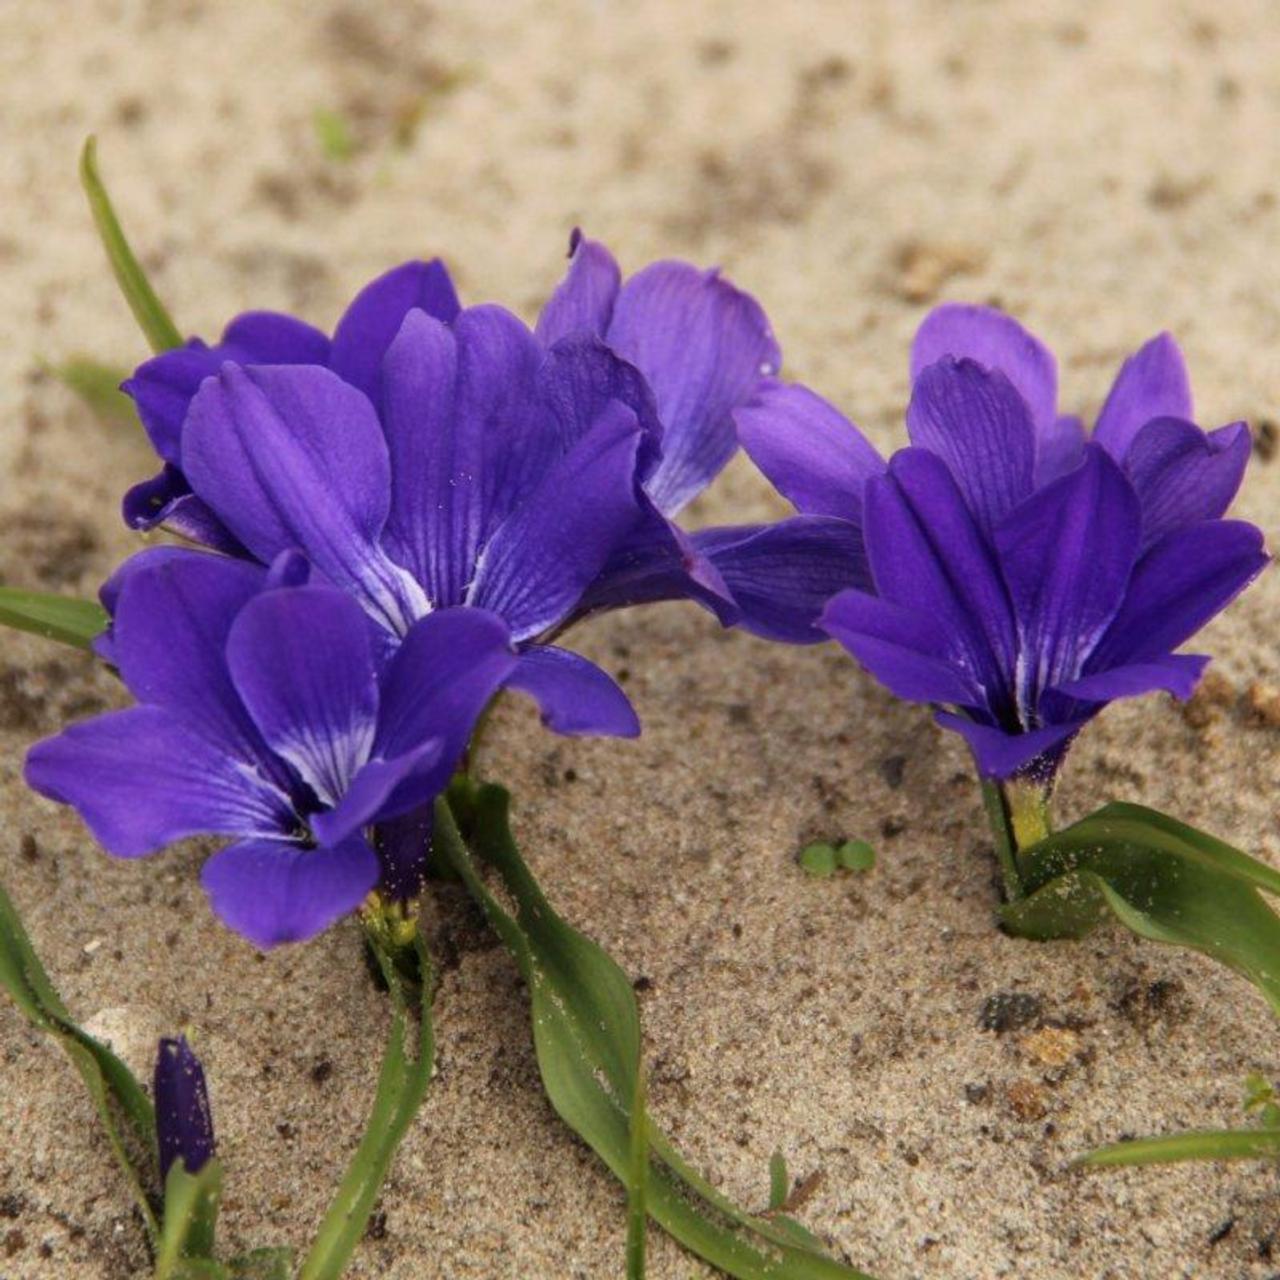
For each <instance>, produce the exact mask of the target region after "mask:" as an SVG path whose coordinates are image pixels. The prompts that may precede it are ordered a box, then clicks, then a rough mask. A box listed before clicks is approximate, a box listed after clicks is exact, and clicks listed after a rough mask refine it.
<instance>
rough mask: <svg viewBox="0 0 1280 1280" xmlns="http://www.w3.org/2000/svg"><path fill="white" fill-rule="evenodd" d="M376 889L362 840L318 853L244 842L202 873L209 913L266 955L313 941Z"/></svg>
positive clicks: (372, 860)
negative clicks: (288, 944)
mask: <svg viewBox="0 0 1280 1280" xmlns="http://www.w3.org/2000/svg"><path fill="white" fill-rule="evenodd" d="M377 882H378V859H377V857H376V856H375V854H374V852H373V850H372V849H371V848H370V847H369V845H368V843H367V842H366V841H365V839H364V837H363V836H351V837H350V838H349V839H347V840H345V841H343V842H342V843H341V844H338V845H333V846H331V847H324V846H322V847H320V848H318V849H306V848H304V847H303V846H302V845H298V844H291V843H288V842H287V841H284V840H247V841H245V842H244V843H243V844H233V845H231V846H229V847H228V848H226V849H220V850H219V851H218V852H217V853H215V854H214V855H213V857H211V858H210V859H209V860H208V861H207V862H206V863H205V864H204V867H203V869H202V870H201V872H200V883H201V884H203V885H204V888H205V892H206V893H208V895H209V900H210V903H211V905H212V906H213V910H214V912H215V913H216V914H217V915H218V916H219V918H220V919H221V920H222V921H223V922H224V923H225V924H227V925H229V926H230V927H231V928H232V929H234V930H235V931H236V932H237V933H239V934H241V935H243V936H244V937H246V938H248V939H249V941H250V942H253V943H255V944H256V945H257V946H259V947H261V948H263V949H264V950H266V949H267V948H269V947H274V946H278V945H279V944H280V943H282V942H302V941H304V940H305V939H307V938H311V937H314V936H315V935H316V934H317V933H319V932H321V930H323V929H327V928H328V927H329V926H330V925H331V924H333V923H334V922H335V921H337V920H340V919H341V918H342V917H343V916H345V915H346V914H347V913H348V912H351V911H354V910H355V909H356V908H357V907H358V906H359V905H360V903H361V902H363V901H364V898H365V895H366V894H368V893H369V891H370V890H371V889H372V888H373V887H374V885H375V884H377Z"/></svg>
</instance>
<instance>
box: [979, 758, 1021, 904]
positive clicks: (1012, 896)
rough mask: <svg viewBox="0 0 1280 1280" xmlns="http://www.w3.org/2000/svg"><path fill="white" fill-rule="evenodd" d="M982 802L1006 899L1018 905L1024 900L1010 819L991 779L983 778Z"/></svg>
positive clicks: (999, 790)
mask: <svg viewBox="0 0 1280 1280" xmlns="http://www.w3.org/2000/svg"><path fill="white" fill-rule="evenodd" d="M982 803H983V804H984V805H985V806H986V810H987V821H988V822H989V823H990V824H991V838H992V840H993V841H994V842H995V847H996V860H997V862H999V864H1000V875H1001V877H1002V878H1003V880H1004V896H1005V900H1006V901H1007V902H1018V901H1019V900H1020V899H1021V898H1022V897H1023V891H1022V876H1021V875H1020V874H1019V873H1018V859H1017V848H1018V845H1017V841H1016V840H1015V838H1014V834H1013V819H1012V817H1011V815H1010V813H1009V807H1008V805H1007V804H1006V802H1005V794H1004V788H1003V787H1002V786H1001V785H1000V783H998V782H996V781H995V780H994V779H992V778H983V779H982Z"/></svg>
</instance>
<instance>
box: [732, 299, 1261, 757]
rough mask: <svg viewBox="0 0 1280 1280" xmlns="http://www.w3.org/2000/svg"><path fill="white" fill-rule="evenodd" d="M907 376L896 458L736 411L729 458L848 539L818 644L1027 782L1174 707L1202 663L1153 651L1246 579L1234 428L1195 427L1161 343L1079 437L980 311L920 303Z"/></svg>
mask: <svg viewBox="0 0 1280 1280" xmlns="http://www.w3.org/2000/svg"><path fill="white" fill-rule="evenodd" d="M912 376H913V384H914V385H913V389H912V397H911V404H910V407H909V409H908V411H907V429H908V433H909V435H910V437H911V442H912V447H910V448H907V449H903V450H901V451H899V452H898V453H897V454H895V455H894V457H893V459H892V460H891V462H890V463H889V464H888V465H887V466H886V465H885V463H884V462H883V461H882V460H881V459H880V457H879V456H878V455H877V454H876V452H875V450H874V449H873V448H872V447H871V446H870V445H869V444H868V443H867V441H866V440H865V439H864V438H863V437H862V436H861V434H860V433H859V432H858V430H857V429H856V428H855V427H854V426H853V424H852V423H850V422H848V421H847V420H846V419H845V418H843V417H842V416H841V415H840V414H839V413H838V411H836V410H835V409H834V408H832V407H831V406H830V405H828V404H826V403H825V402H824V401H822V400H820V399H819V398H818V397H817V396H814V395H813V394H812V393H811V392H808V391H806V390H804V389H803V388H801V387H784V386H781V385H779V384H773V385H771V386H770V387H768V388H766V389H765V391H764V392H763V393H762V394H761V395H760V396H759V397H757V400H756V402H754V403H753V404H752V405H751V406H749V407H748V408H746V409H745V410H743V411H742V412H741V413H740V414H739V417H738V422H739V430H740V433H741V436H742V440H743V444H744V445H745V447H746V449H747V451H748V452H749V453H750V454H751V455H752V457H753V458H754V459H755V461H756V462H757V464H758V465H759V466H760V467H761V469H762V470H763V471H764V472H765V473H766V474H767V475H768V476H769V477H770V479H771V480H773V482H774V483H775V484H776V485H777V487H778V488H779V489H780V490H781V491H782V492H783V493H784V494H785V495H786V496H787V497H789V498H790V499H791V500H792V501H793V502H794V503H795V504H796V505H797V506H798V507H799V508H800V509H801V510H802V511H811V512H820V513H824V514H828V515H834V516H839V517H842V518H844V519H846V520H848V521H849V522H850V523H851V524H853V525H854V526H855V527H856V528H857V529H858V530H859V532H860V534H861V537H862V539H863V541H864V543H865V552H866V555H865V564H864V567H863V572H864V574H865V581H864V582H863V583H862V584H861V585H860V586H859V587H857V588H855V589H851V590H848V591H845V592H843V593H841V594H840V595H838V596H836V597H835V598H834V599H833V600H832V601H831V603H830V604H829V605H828V607H827V610H826V612H825V614H824V616H823V619H822V622H821V624H820V625H821V626H822V627H823V629H824V630H826V631H827V632H828V633H829V634H830V635H832V636H833V637H834V638H835V639H837V640H838V641H839V642H840V643H841V644H842V645H844V647H845V648H846V649H848V650H849V652H850V653H852V654H853V655H854V656H855V657H856V658H857V659H858V660H859V661H860V662H861V663H862V664H863V665H864V666H865V667H866V668H867V669H868V670H869V671H871V672H872V674H874V675H875V676H876V677H877V678H878V679H879V680H880V681H881V682H882V683H884V684H885V685H886V686H887V687H888V688H889V689H891V690H892V691H893V692H894V693H896V694H898V695H899V696H900V697H903V698H908V699H911V700H914V701H921V702H929V703H933V704H936V705H939V706H941V707H943V708H949V709H948V710H942V711H940V712H939V713H938V720H939V722H940V723H941V724H943V725H945V726H946V727H947V728H951V729H954V730H956V731H957V732H959V733H961V734H963V735H964V737H965V738H966V739H967V741H968V743H969V745H970V747H971V749H972V750H973V752H974V755H975V757H976V759H977V762H978V765H979V768H980V770H981V771H982V773H983V774H984V775H988V776H993V777H997V778H1006V777H1010V776H1012V775H1014V774H1028V775H1032V776H1036V777H1038V778H1040V779H1041V780H1043V781H1047V780H1049V779H1050V778H1051V777H1052V775H1053V772H1054V770H1055V769H1056V767H1057V765H1058V763H1059V762H1060V760H1061V757H1062V755H1063V754H1064V753H1065V751H1066V748H1067V746H1068V745H1069V743H1070V741H1071V739H1072V738H1073V737H1074V736H1075V734H1076V733H1078V732H1079V730H1080V729H1081V727H1082V726H1083V725H1084V724H1085V723H1086V722H1087V721H1088V720H1089V719H1091V718H1092V717H1093V716H1095V715H1097V713H1098V712H1099V711H1100V710H1101V709H1102V708H1103V707H1104V706H1105V705H1106V704H1107V703H1108V702H1110V701H1112V700H1113V699H1116V698H1121V697H1129V696H1133V695H1136V694H1141V693H1146V692H1150V691H1152V690H1167V691H1168V692H1171V693H1173V694H1175V695H1176V696H1178V697H1182V698H1186V697H1188V696H1190V694H1191V692H1192V690H1193V688H1194V686H1195V684H1196V681H1197V679H1198V678H1199V676H1200V673H1201V672H1202V671H1203V669H1204V666H1205V664H1206V662H1207V661H1208V659H1207V658H1205V657H1200V656H1191V655H1183V654H1177V653H1175V652H1174V650H1175V649H1176V648H1178V646H1179V645H1181V644H1182V643H1183V642H1184V641H1186V640H1187V639H1189V638H1190V637H1191V636H1192V635H1193V634H1194V633H1195V632H1196V631H1197V630H1199V628H1200V627H1202V626H1203V625H1204V624H1205V623H1206V622H1207V621H1209V619H1210V618H1212V617H1213V616H1214V615H1215V614H1217V613H1218V612H1219V611H1220V610H1222V609H1223V608H1225V607H1226V605H1227V604H1228V603H1229V602H1230V601H1231V600H1232V599H1233V598H1234V597H1235V596H1236V594H1237V593H1238V592H1240V591H1241V590H1242V589H1243V588H1244V587H1245V586H1246V585H1247V584H1248V583H1249V582H1250V581H1251V580H1252V579H1253V578H1254V577H1255V576H1256V575H1257V574H1258V573H1259V572H1260V571H1261V570H1262V568H1263V566H1264V565H1265V563H1266V559H1267V558H1266V555H1265V554H1264V552H1263V549H1262V537H1261V534H1260V533H1259V531H1258V530H1257V529H1255V528H1254V527H1253V526H1252V525H1249V524H1245V523H1242V522H1239V521H1228V520H1223V519H1220V518H1219V517H1221V516H1222V514H1223V512H1224V511H1225V510H1226V508H1227V505H1228V504H1229V503H1230V501H1231V498H1232V497H1233V496H1234V494H1235V491H1236V489H1237V487H1238V486H1239V483H1240V479H1241V476H1242V474H1243V469H1244V465H1245V462H1246V461H1247V456H1248V451H1249V443H1248V434H1247V430H1246V429H1245V427H1244V426H1243V424H1234V425H1232V426H1229V427H1224V428H1221V429H1220V430H1218V431H1214V432H1210V433H1207V434H1206V433H1204V432H1202V431H1201V430H1200V429H1199V428H1198V427H1197V426H1195V424H1194V423H1193V422H1192V421H1191V420H1190V414H1191V405H1190V396H1189V393H1188V391H1187V379H1186V374H1185V370H1184V369H1183V365H1182V360H1181V357H1180V356H1179V354H1178V350H1177V347H1176V346H1175V345H1174V343H1173V340H1172V339H1171V338H1169V337H1167V336H1162V337H1160V338H1156V339H1155V340H1153V341H1152V342H1150V343H1148V344H1147V345H1146V346H1145V347H1143V348H1142V350H1141V351H1139V352H1138V353H1137V354H1136V355H1135V356H1133V357H1132V358H1131V359H1129V360H1128V361H1127V362H1126V363H1125V365H1124V367H1123V368H1122V369H1121V371H1120V374H1119V376H1118V377H1117V379H1116V382H1115V385H1114V386H1113V388H1112V391H1111V394H1110V396H1109V397H1108V399H1107V402H1106V405H1105V407H1104V409H1103V411H1102V414H1101V416H1100V419H1099V422H1098V426H1097V429H1096V430H1095V432H1094V435H1093V438H1092V440H1085V438H1084V434H1083V430H1082V428H1081V426H1080V424H1079V422H1078V420H1076V419H1072V418H1064V417H1060V416H1058V414H1057V408H1056V372H1055V365H1054V361H1053V357H1052V356H1051V355H1050V354H1049V352H1048V351H1047V350H1046V349H1045V348H1044V347H1043V346H1042V345H1041V344H1040V343H1039V342H1037V341H1036V339H1034V338H1033V337H1032V336H1031V335H1030V334H1028V333H1027V332H1026V331H1025V330H1023V329H1022V328H1021V327H1020V326H1019V325H1017V324H1016V323H1015V322H1014V321H1013V320H1011V319H1009V318H1008V317H1006V316H1003V315H1001V314H1000V313H998V312H995V311H991V310H988V309H985V308H977V307H955V306H947V307H941V308H939V309H938V310H937V311H935V312H934V313H933V314H932V315H931V316H929V317H928V318H927V319H926V321H925V322H924V324H923V325H922V326H921V329H920V332H919V333H918V334H917V337H916V341H915V345H914V348H913V351H912Z"/></svg>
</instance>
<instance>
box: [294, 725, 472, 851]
mask: <svg viewBox="0 0 1280 1280" xmlns="http://www.w3.org/2000/svg"><path fill="white" fill-rule="evenodd" d="M444 749H445V741H444V739H443V738H432V739H431V740H430V741H428V742H424V743H422V744H420V745H419V746H418V747H416V748H415V749H414V750H412V751H409V752H407V753H406V754H405V755H402V756H396V757H394V758H393V759H390V760H370V761H369V762H368V763H367V764H365V765H362V766H361V768H360V769H359V770H358V771H357V772H356V775H355V777H353V778H352V779H351V782H350V783H349V784H348V786H347V789H346V793H345V794H344V795H343V797H342V799H341V800H339V801H338V803H337V805H336V806H335V807H334V808H332V809H330V810H327V811H326V812H324V813H317V814H315V815H314V816H313V817H312V818H311V830H312V831H313V832H314V833H315V837H316V839H317V840H318V841H319V842H320V843H321V844H323V845H335V844H341V842H342V841H343V840H345V839H346V838H347V837H348V836H350V835H353V834H354V833H355V832H357V831H359V830H360V829H361V827H366V826H368V825H369V824H370V823H373V822H380V821H382V819H384V818H394V817H399V816H400V815H401V814H403V813H406V812H408V811H409V809H411V808H417V807H418V805H420V804H421V803H422V794H425V795H428V796H432V797H434V796H435V795H437V794H438V793H439V792H441V791H443V790H444V788H445V787H447V786H448V785H449V778H450V777H451V776H452V774H453V765H452V764H446V763H445V761H444ZM406 784H412V785H406ZM419 792H421V793H422V794H419ZM397 795H398V796H399V799H398V800H397V799H395V797H396V796H397Z"/></svg>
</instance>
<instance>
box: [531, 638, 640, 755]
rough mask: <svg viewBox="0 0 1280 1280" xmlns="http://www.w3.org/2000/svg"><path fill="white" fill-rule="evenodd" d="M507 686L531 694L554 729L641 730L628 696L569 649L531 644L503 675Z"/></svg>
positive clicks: (615, 734)
mask: <svg viewBox="0 0 1280 1280" xmlns="http://www.w3.org/2000/svg"><path fill="white" fill-rule="evenodd" d="M507 688H509V689H519V690H520V692H521V693H527V694H528V695H529V696H530V697H531V698H533V700H534V701H535V702H536V703H537V704H538V706H539V707H540V708H541V709H542V723H543V724H545V725H546V726H547V728H549V729H552V730H554V731H555V732H556V733H563V734H567V735H569V736H570V737H576V736H579V735H583V734H602V735H604V736H606V737H611V738H635V737H638V736H639V734H640V720H639V717H638V716H637V715H636V713H635V710H634V708H633V707H632V706H631V703H630V702H629V701H628V699H627V695H626V694H625V693H623V692H622V690H621V689H620V688H618V686H617V685H616V684H615V683H614V681H613V679H612V678H611V677H610V676H608V675H607V674H606V673H605V672H603V671H601V670H600V668H599V667H597V666H596V665H595V663H594V662H588V661H587V659H586V658H583V657H581V656H580V655H579V654H576V653H570V652H569V651H568V650H567V649H559V648H556V647H555V646H554V645H531V646H530V647H529V648H527V649H525V650H524V652H523V653H521V654H520V658H519V661H518V662H517V663H516V668H515V670H514V671H513V672H512V673H511V675H510V676H508V677H507Z"/></svg>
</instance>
